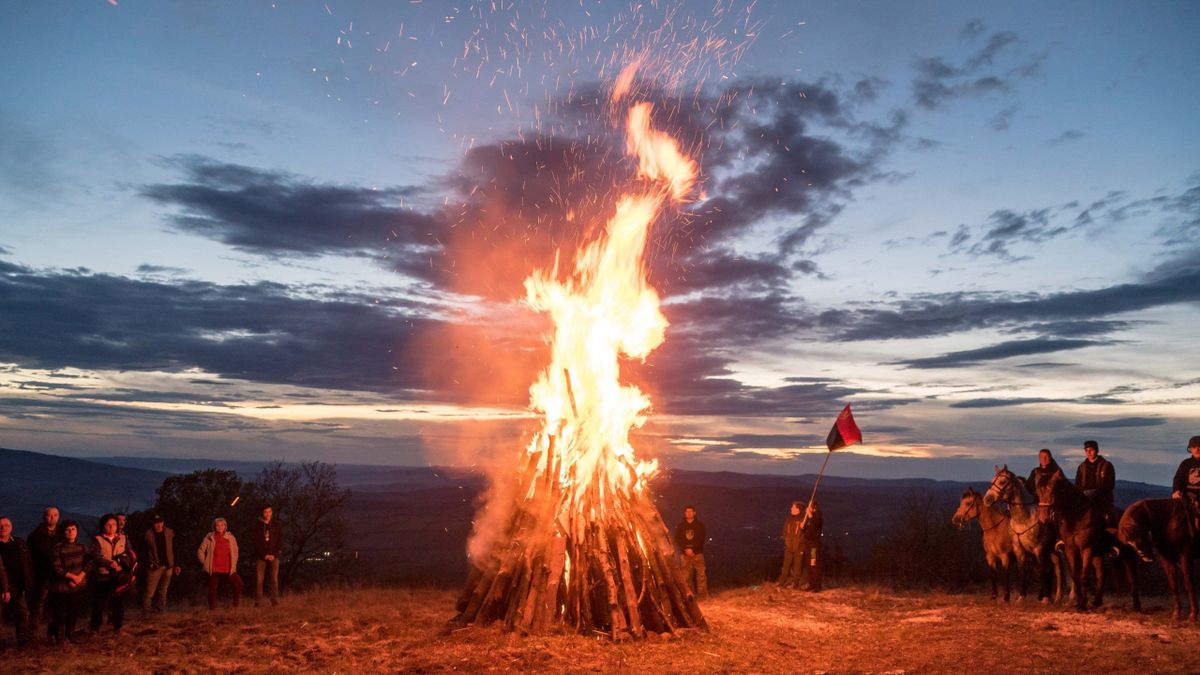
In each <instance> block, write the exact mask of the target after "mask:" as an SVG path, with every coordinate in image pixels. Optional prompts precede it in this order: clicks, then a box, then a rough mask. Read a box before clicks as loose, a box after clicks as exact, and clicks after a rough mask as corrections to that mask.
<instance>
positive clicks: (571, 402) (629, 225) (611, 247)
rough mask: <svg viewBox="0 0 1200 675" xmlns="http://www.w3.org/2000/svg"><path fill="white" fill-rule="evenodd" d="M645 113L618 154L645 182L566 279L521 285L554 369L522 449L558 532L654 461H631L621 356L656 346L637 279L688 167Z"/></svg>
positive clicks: (624, 494)
mask: <svg viewBox="0 0 1200 675" xmlns="http://www.w3.org/2000/svg"><path fill="white" fill-rule="evenodd" d="M635 67H636V65H635V66H631V67H630V68H627V69H626V70H625V72H623V73H622V74H621V77H620V78H619V83H620V86H619V87H618V88H617V90H618V93H617V95H615V96H614V97H613V98H614V103H615V102H616V101H619V100H621V99H622V98H624V97H626V96H629V95H631V92H630V85H631V83H632V80H633V69H634V68H635ZM650 113H651V104H649V103H636V104H634V105H632V106H631V107H630V108H629V110H628V114H627V118H626V124H625V130H626V134H627V143H626V150H627V152H628V153H629V154H630V155H631V156H633V157H635V158H636V159H637V161H638V172H639V175H640V176H641V178H643V179H645V180H643V181H638V182H637V183H635V184H634V186H633V187H631V188H630V189H629V191H628V192H627V193H625V194H624V195H623V196H622V197H621V199H620V200H619V201H618V204H617V207H616V212H615V213H614V214H613V216H612V218H611V219H609V221H608V224H607V228H606V230H605V232H604V233H603V234H602V235H601V236H600V237H598V238H597V239H596V240H595V241H593V242H591V243H590V244H588V245H587V246H586V247H584V248H583V249H582V250H581V251H580V252H579V254H578V256H577V257H576V259H575V263H574V270H573V271H572V273H571V274H570V275H569V276H568V277H567V278H566V279H565V280H562V281H560V280H559V276H560V274H559V269H558V266H559V262H557V261H556V263H555V266H554V268H553V269H551V270H548V271H537V272H534V273H533V274H532V275H531V276H530V277H529V278H527V279H526V280H525V292H526V302H528V304H529V305H530V306H532V307H533V308H534V309H536V310H538V311H543V312H548V313H549V314H550V316H551V318H552V319H553V322H554V332H553V335H552V336H550V340H551V345H552V350H551V354H552V360H551V363H550V365H549V366H547V367H546V369H545V370H543V371H542V372H541V374H540V375H539V376H538V379H537V381H536V382H535V383H534V384H533V385H532V386H531V387H530V402H531V406H532V408H533V409H534V410H535V411H536V412H538V413H540V414H541V415H542V422H541V428H540V430H539V431H538V432H537V433H536V435H535V436H534V438H533V439H532V441H531V442H530V444H529V448H528V450H529V452H530V453H531V454H536V455H538V456H539V457H540V459H539V465H538V474H539V475H546V474H548V473H549V474H553V475H552V476H551V479H555V480H558V481H559V484H560V486H561V488H562V490H561V492H560V493H559V494H560V498H559V502H558V504H557V505H556V513H555V517H556V519H557V521H558V523H559V524H560V527H561V528H564V529H566V530H572V531H571V532H563V534H568V533H570V534H578V533H579V532H581V531H582V528H583V527H584V526H585V525H586V524H587V523H588V522H592V521H595V520H600V519H603V518H605V516H606V514H605V511H606V509H610V508H613V507H614V506H615V505H616V504H617V503H618V502H620V501H626V500H628V499H629V497H630V496H631V493H632V492H633V491H636V490H641V489H643V487H644V485H645V481H646V480H647V479H648V478H649V477H650V476H651V475H653V473H654V472H655V471H656V470H657V461H642V460H638V459H637V457H636V456H635V454H634V451H633V447H632V446H631V445H630V443H629V432H630V430H631V429H633V428H635V427H640V426H641V425H642V424H644V423H645V421H646V413H647V411H648V409H649V408H650V399H649V398H648V397H647V396H646V395H645V394H644V393H643V392H642V391H640V390H639V389H638V388H637V387H635V386H633V385H629V384H622V383H621V381H620V361H619V359H620V357H622V356H625V357H632V358H638V359H644V358H645V357H646V356H647V355H648V354H649V353H650V352H651V351H652V350H653V349H654V348H655V347H657V346H658V345H660V344H661V343H662V341H663V335H664V331H665V330H666V328H667V319H666V317H664V316H663V314H662V312H661V310H660V309H659V297H658V293H656V292H655V290H654V289H653V288H652V287H651V286H650V285H649V283H648V282H647V280H646V274H645V265H644V251H645V247H646V238H647V235H648V231H649V228H650V225H651V223H652V222H653V221H654V218H655V216H656V215H657V214H658V212H659V211H660V209H662V208H663V207H664V206H665V205H667V204H668V203H669V202H672V201H678V200H681V199H683V198H684V197H686V196H687V194H688V192H689V191H690V190H691V188H692V186H693V185H694V183H695V181H696V174H697V169H696V164H695V162H693V161H692V160H691V159H689V158H688V157H686V156H685V155H684V154H683V152H681V150H680V148H679V144H678V143H677V142H676V141H675V140H674V139H672V138H671V137H670V136H668V135H667V134H665V133H662V132H660V131H657V130H655V129H652V128H651V126H650V118H651V115H650ZM530 489H531V491H532V489H533V488H532V487H531V488H530Z"/></svg>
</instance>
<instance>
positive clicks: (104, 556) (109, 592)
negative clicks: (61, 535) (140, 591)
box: [92, 513, 133, 634]
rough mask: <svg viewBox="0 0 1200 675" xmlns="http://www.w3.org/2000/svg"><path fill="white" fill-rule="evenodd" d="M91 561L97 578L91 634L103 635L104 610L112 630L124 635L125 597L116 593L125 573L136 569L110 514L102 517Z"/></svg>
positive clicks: (94, 584) (127, 542)
mask: <svg viewBox="0 0 1200 675" xmlns="http://www.w3.org/2000/svg"><path fill="white" fill-rule="evenodd" d="M92 558H93V564H94V565H95V569H96V576H95V580H94V583H93V584H92V632H93V633H98V632H100V626H101V625H102V624H103V622H104V610H105V608H107V609H108V612H109V617H110V620H111V621H112V625H113V630H114V631H116V632H117V634H120V633H121V626H123V625H124V624H125V597H124V596H123V595H122V594H121V593H118V592H117V587H118V586H121V585H122V581H123V578H122V572H124V573H126V574H125V576H128V572H129V571H130V570H131V569H132V568H133V550H132V549H130V548H129V541H128V540H127V539H126V538H125V535H123V534H121V533H120V532H119V523H118V522H117V517H116V516H114V515H113V514H111V513H106V514H104V515H103V516H100V534H98V535H96V537H95V539H94V540H93V541H92Z"/></svg>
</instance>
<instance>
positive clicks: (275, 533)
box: [254, 505, 283, 607]
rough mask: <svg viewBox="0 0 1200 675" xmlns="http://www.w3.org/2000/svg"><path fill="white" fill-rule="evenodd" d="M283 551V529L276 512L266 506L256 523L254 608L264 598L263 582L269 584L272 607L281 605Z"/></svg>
mask: <svg viewBox="0 0 1200 675" xmlns="http://www.w3.org/2000/svg"><path fill="white" fill-rule="evenodd" d="M282 551H283V527H282V526H281V525H280V524H279V519H278V518H275V510H274V509H272V508H271V507H270V506H269V505H268V506H264V507H263V509H262V515H260V516H259V518H258V520H256V521H254V606H255V607H258V605H259V603H260V602H261V601H262V597H263V581H264V579H265V580H266V581H267V582H268V585H267V588H268V590H269V591H270V594H271V605H272V606H275V605H278V604H279V554H280V553H281V552H282Z"/></svg>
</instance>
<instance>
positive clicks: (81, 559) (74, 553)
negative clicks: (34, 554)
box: [50, 541, 88, 593]
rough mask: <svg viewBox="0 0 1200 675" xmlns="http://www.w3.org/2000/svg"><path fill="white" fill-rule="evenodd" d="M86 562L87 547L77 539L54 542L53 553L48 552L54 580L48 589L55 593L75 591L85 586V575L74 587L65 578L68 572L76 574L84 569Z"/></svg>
mask: <svg viewBox="0 0 1200 675" xmlns="http://www.w3.org/2000/svg"><path fill="white" fill-rule="evenodd" d="M87 562H88V549H87V547H86V546H84V545H83V544H81V543H79V542H78V541H75V542H73V543H68V542H66V541H60V542H59V543H58V544H56V545H55V546H54V551H53V553H51V554H50V564H51V566H52V568H53V570H54V577H53V579H54V582H53V583H52V584H51V585H50V590H52V591H54V592H55V593H75V592H78V591H82V590H84V589H85V588H87V577H84V578H83V581H81V582H79V585H77V586H74V587H72V586H71V584H70V581H69V580H68V579H67V573H68V572H70V573H72V574H78V573H80V572H82V571H84V566H85V565H86V564H87Z"/></svg>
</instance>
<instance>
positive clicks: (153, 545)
mask: <svg viewBox="0 0 1200 675" xmlns="http://www.w3.org/2000/svg"><path fill="white" fill-rule="evenodd" d="M145 542H146V562H147V568H148V569H149V570H150V571H149V572H148V573H147V574H146V590H145V593H143V595H142V612H144V613H149V612H150V611H151V610H153V611H156V612H165V611H166V610H167V589H169V588H170V587H171V579H172V578H173V577H175V576H176V575H178V574H179V571H180V570H179V566H178V565H176V564H175V531H174V530H172V529H171V528H169V527H167V524H166V522H165V521H164V520H163V517H162V516H160V515H156V516H154V525H153V526H152V527H150V529H148V530H146V535H145Z"/></svg>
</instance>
